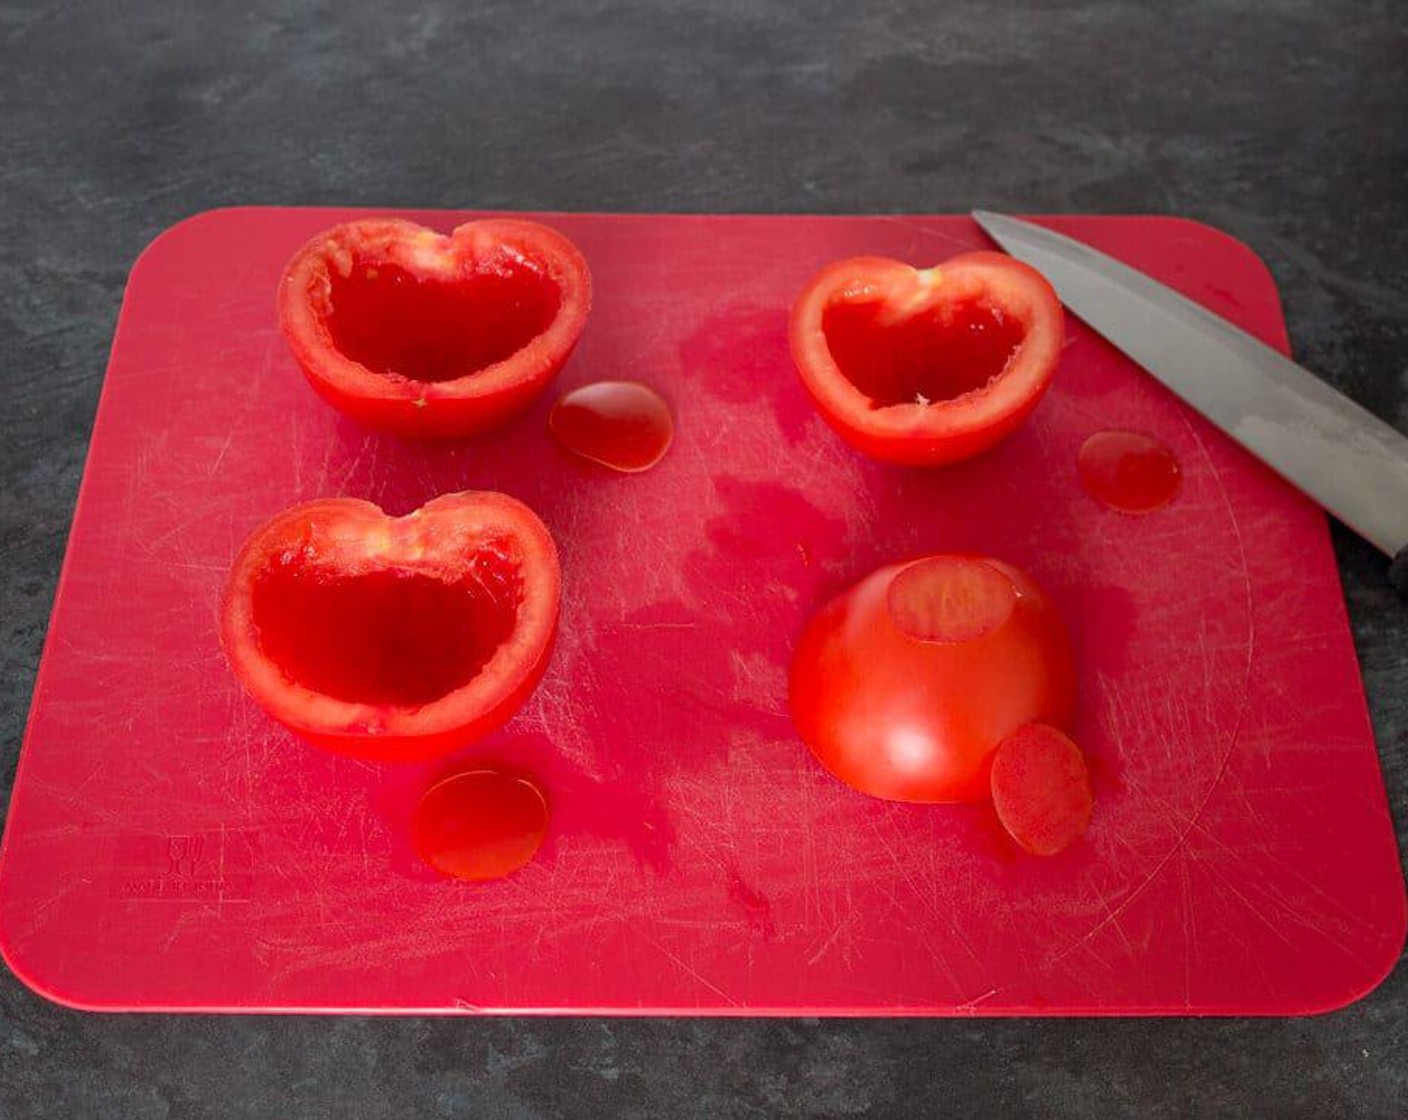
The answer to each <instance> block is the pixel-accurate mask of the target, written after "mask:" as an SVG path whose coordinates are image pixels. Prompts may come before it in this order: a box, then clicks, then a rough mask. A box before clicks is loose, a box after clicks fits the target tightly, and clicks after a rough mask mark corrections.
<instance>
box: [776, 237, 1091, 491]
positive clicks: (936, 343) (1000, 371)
mask: <svg viewBox="0 0 1408 1120" xmlns="http://www.w3.org/2000/svg"><path fill="white" fill-rule="evenodd" d="M1064 330H1065V326H1064V319H1063V313H1062V310H1061V304H1060V301H1059V300H1058V299H1057V298H1056V293H1055V291H1054V290H1053V289H1052V287H1051V285H1050V284H1048V283H1047V282H1046V279H1045V278H1044V277H1043V276H1042V275H1041V274H1040V273H1038V272H1037V271H1036V270H1035V269H1032V268H1030V267H1028V266H1027V265H1025V264H1022V263H1021V262H1020V261H1017V260H1014V259H1013V258H1011V257H1009V256H1006V255H1004V254H1002V253H989V252H978V253H965V254H963V255H962V256H958V257H954V258H953V259H952V260H949V261H946V262H945V263H944V264H941V265H938V266H937V267H935V268H930V269H922V270H921V269H915V268H911V267H910V266H909V265H907V264H903V263H901V262H900V261H895V260H889V259H886V258H883V257H857V258H854V259H851V260H843V261H839V262H837V263H835V264H832V265H830V266H828V267H827V268H825V269H823V270H822V271H821V272H820V273H818V274H817V275H816V276H815V277H813V278H812V280H811V282H810V283H809V284H808V285H807V286H806V288H805V289H804V290H803V291H802V294H801V295H800V296H799V297H798V299H797V302H796V304H795V305H794V307H793V309H792V317H791V321H790V324H789V328H788V334H789V340H790V343H791V348H792V358H793V361H794V363H795V364H796V366H797V370H798V372H799V373H800V375H801V378H802V383H803V385H805V386H806V388H807V391H808V392H809V393H810V394H811V396H812V399H813V400H814V401H815V403H816V405H817V407H818V408H819V409H820V411H821V414H822V416H823V417H824V418H825V419H826V421H827V423H829V424H830V425H831V426H832V427H833V428H834V429H835V430H836V431H837V432H838V433H839V434H840V435H841V436H842V438H844V439H845V440H846V441H847V442H849V443H850V444H851V445H852V446H854V447H856V448H857V449H858V450H860V451H863V452H864V453H865V454H867V455H870V456H873V457H874V458H877V459H882V460H886V461H888V462H894V463H904V464H910V465H915V466H929V465H935V464H940V463H950V462H954V461H956V460H959V459H964V458H967V457H969V456H971V455H975V454H977V453H978V452H980V451H983V450H986V449H987V448H989V447H991V446H992V445H993V444H995V443H996V442H998V441H999V440H1000V439H1002V438H1003V437H1004V436H1006V435H1008V434H1009V433H1011V432H1012V431H1013V430H1014V429H1015V428H1016V427H1017V426H1018V425H1019V424H1020V423H1021V422H1022V421H1023V420H1024V419H1025V418H1026V417H1027V415H1028V414H1029V413H1030V412H1031V411H1032V409H1034V408H1035V407H1036V405H1037V402H1038V401H1039V400H1040V399H1041V397H1042V394H1043V393H1045V391H1046V388H1047V386H1048V385H1049V384H1050V382H1051V378H1052V376H1053V375H1054V374H1055V372H1056V366H1057V364H1058V363H1059V361H1060V357H1061V347H1062V343H1063V340H1064Z"/></svg>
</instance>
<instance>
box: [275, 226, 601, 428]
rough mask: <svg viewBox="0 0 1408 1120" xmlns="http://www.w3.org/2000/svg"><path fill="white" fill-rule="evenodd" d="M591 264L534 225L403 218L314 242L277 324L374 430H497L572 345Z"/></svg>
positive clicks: (293, 263) (282, 285)
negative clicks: (434, 226)
mask: <svg viewBox="0 0 1408 1120" xmlns="http://www.w3.org/2000/svg"><path fill="white" fill-rule="evenodd" d="M591 300H592V286H591V275H590V272H589V271H588V269H587V262H586V260H585V259H584V258H583V257H582V254H581V253H580V252H579V251H578V250H577V248H576V246H575V245H573V244H572V242H571V241H569V240H568V239H567V238H566V237H564V236H563V235H562V234H560V233H558V232H557V231H556V230H553V229H549V228H548V227H547V226H543V225H539V224H538V223H536V222H528V221H521V220H516V219H515V220H510V219H492V220H485V221H477V222H469V223H467V224H465V225H462V226H460V227H459V228H457V229H456V230H455V231H454V232H453V233H451V234H449V235H448V236H446V235H443V234H439V233H436V232H435V231H434V230H430V229H426V228H425V227H423V226H419V225H416V224H415V223H414V222H407V221H402V220H400V219H392V218H372V219H363V220H360V221H353V222H347V223H345V224H343V225H340V226H337V227H335V228H334V229H330V230H328V231H326V232H325V233H321V234H319V235H318V236H317V237H315V238H313V239H312V240H311V241H309V242H308V243H307V244H306V245H304V246H303V248H302V249H300V250H299V251H298V253H297V254H296V255H295V256H294V257H293V259H292V260H290V261H289V263H288V265H287V267H286V268H285V270H284V274H283V278H282V279H281V280H280V282H279V292H278V306H279V324H280V326H281V327H282V329H283V333H284V337H285V338H286V339H287V340H288V343H289V346H290V347H291V348H292V350H293V353H294V356H295V357H296V358H297V359H298V363H299V365H300V366H301V367H302V369H303V372H304V374H305V375H306V376H307V378H308V381H309V383H310V384H311V385H312V386H313V388H314V389H315V390H317V392H318V393H319V394H320V395H321V396H322V397H323V398H324V399H326V400H327V401H328V402H330V403H331V404H332V405H334V406H335V407H337V408H339V409H341V410H342V411H343V412H345V413H346V414H347V415H349V416H351V417H353V418H354V419H356V420H358V421H360V422H362V423H364V424H367V425H368V426H370V427H374V428H380V429H384V430H387V431H392V432H396V433H398V434H401V435H406V436H415V437H423V438H453V437H457V436H467V435H473V434H474V433H476V432H481V431H485V430H487V429H489V428H493V427H495V426H497V425H499V424H501V423H503V422H504V421H505V420H507V419H508V418H509V417H511V416H512V415H513V414H514V413H516V412H518V411H519V410H521V409H522V408H524V407H525V406H526V405H527V404H528V403H529V402H530V401H532V399H533V398H534V397H535V396H536V395H537V394H538V393H540V392H541V391H542V390H543V388H544V387H545V386H546V385H547V384H548V383H549V382H550V381H551V380H552V378H553V376H554V375H555V374H556V373H557V371H558V370H559V369H561V368H562V365H563V363H564V362H566V360H567V358H568V356H569V355H570V354H571V353H572V349H573V347H574V346H575V345H576V344H577V339H578V337H579V336H580V335H581V333H582V327H583V326H584V325H585V323H586V320H587V313H588V311H589V310H590V309H591Z"/></svg>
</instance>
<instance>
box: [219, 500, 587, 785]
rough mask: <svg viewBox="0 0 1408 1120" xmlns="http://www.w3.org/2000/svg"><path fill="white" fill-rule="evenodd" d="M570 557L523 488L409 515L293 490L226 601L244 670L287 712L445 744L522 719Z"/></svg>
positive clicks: (399, 738)
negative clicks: (301, 497) (300, 501)
mask: <svg viewBox="0 0 1408 1120" xmlns="http://www.w3.org/2000/svg"><path fill="white" fill-rule="evenodd" d="M561 582H562V581H561V570H560V568H559V566H558V559H557V549H556V547H555V546H554V544H553V540H552V537H551V535H550V534H549V533H548V530H547V528H546V527H545V526H544V525H543V523H542V522H541V521H539V520H538V518H537V516H536V515H535V514H534V513H533V511H532V510H530V509H529V508H528V507H527V506H525V505H524V504H523V503H522V502H519V501H516V500H515V499H513V498H510V497H508V496H506V495H504V494H495V493H488V492H478V493H463V494H448V495H445V496H444V497H440V498H436V499H435V500H434V501H431V502H428V503H426V505H424V506H423V507H421V508H420V509H418V510H416V511H415V512H414V513H411V514H409V515H407V516H405V517H388V516H387V515H386V514H384V513H382V512H381V510H379V509H378V508H377V507H376V506H374V505H372V504H371V503H370V502H363V501H358V500H355V499H352V498H329V499H324V500H322V501H316V502H309V503H307V504H305V505H300V506H294V507H293V508H292V509H287V510H285V511H284V512H283V513H280V514H279V515H278V516H276V517H275V518H273V520H271V521H269V522H268V523H267V524H265V525H264V526H262V527H261V528H260V529H258V530H256V531H255V533H254V535H253V536H251V537H250V538H249V540H248V541H247V542H246V543H245V545H244V547H243V548H242V549H241V550H240V553H239V555H238V556H237V557H236V559H235V562H234V566H233V568H232V569H231V571H230V577H229V582H228V583H227V585H226V589H225V595H224V600H223V603H222V605H221V629H220V639H221V645H223V646H224V649H225V656H226V657H227V658H228V659H229V662H230V666H231V668H232V669H233V670H234V672H235V676H236V677H238V678H239V680H240V682H241V683H242V684H243V685H244V687H245V688H246V689H247V690H248V691H249V693H250V695H251V696H253V697H254V699H255V700H256V701H257V702H258V703H259V704H260V705H261V706H262V707H263V708H264V709H265V710H266V711H267V712H268V713H269V714H270V715H271V716H273V717H274V718H275V719H277V720H279V721H280V722H281V723H283V724H284V725H285V726H287V727H288V728H289V729H290V730H292V731H294V732H296V733H297V734H299V735H301V736H302V737H303V738H305V739H307V740H308V741H309V742H312V743H314V744H316V745H317V746H320V747H324V748H326V749H328V750H332V751H335V752H337V753H339V754H346V755H353V756H356V757H360V758H375V759H387V760H391V759H418V758H428V757H431V756H433V755H438V754H443V753H446V752H448V751H451V750H454V749H456V748H458V747H462V746H464V745H465V744H466V743H469V742H471V741H472V740H474V739H476V738H478V737H480V736H482V735H485V734H487V733H488V732H490V731H492V730H493V729H494V728H496V727H498V726H499V725H500V724H501V723H503V722H504V721H505V720H506V719H508V718H509V717H510V716H511V715H513V713H514V712H516V711H517V710H518V708H519V706H520V705H521V704H522V703H523V701H524V700H526V699H527V698H528V696H529V694H530V693H531V692H532V691H533V689H534V688H535V687H536V686H537V683H538V680H539V679H540V678H541V677H542V674H543V670H544V669H545V668H546V667H547V662H548V657H549V654H550V653H551V651H552V644H553V638H554V636H555V634H556V630H557V612H558V602H559V597H560V593H561Z"/></svg>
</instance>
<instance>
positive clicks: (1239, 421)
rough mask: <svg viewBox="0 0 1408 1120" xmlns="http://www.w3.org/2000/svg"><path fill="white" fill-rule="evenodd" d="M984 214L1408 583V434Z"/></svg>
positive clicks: (1061, 240)
mask: <svg viewBox="0 0 1408 1120" xmlns="http://www.w3.org/2000/svg"><path fill="white" fill-rule="evenodd" d="M973 220H974V221H976V222H977V223H978V225H979V226H981V227H982V228H983V230H984V232H986V233H987V235H988V236H989V237H991V238H992V239H993V240H994V241H996V242H997V243H998V245H1000V246H1001V247H1002V248H1003V249H1004V250H1006V251H1007V252H1008V253H1010V254H1011V255H1012V256H1014V257H1016V258H1017V259H1018V260H1020V261H1023V262H1025V263H1026V264H1029V265H1031V266H1032V267H1033V268H1035V269H1036V270H1037V271H1038V272H1040V273H1042V275H1044V276H1045V277H1046V278H1047V279H1048V280H1049V281H1050V282H1051V285H1052V287H1054V288H1055V289H1056V294H1057V295H1059V296H1060V297H1061V302H1062V303H1064V304H1065V305H1066V307H1067V308H1068V309H1069V310H1070V311H1071V312H1073V313H1074V314H1075V315H1078V316H1079V317H1080V318H1081V319H1083V320H1084V321H1085V322H1086V323H1087V324H1088V325H1089V326H1091V327H1092V328H1094V329H1095V330H1096V331H1097V332H1099V333H1100V334H1101V335H1103V336H1104V337H1105V338H1106V339H1108V340H1109V341H1110V342H1111V343H1113V344H1114V345H1115V346H1116V347H1117V348H1118V349H1120V350H1122V351H1123V352H1124V353H1125V354H1127V355H1128V356H1129V357H1131V358H1133V359H1134V360H1135V361H1136V362H1138V363H1139V364H1140V365H1141V366H1143V367H1144V369H1146V370H1147V371H1148V372H1149V373H1150V374H1151V375H1153V377H1154V378H1156V379H1157V380H1158V381H1160V382H1162V383H1163V384H1164V385H1165V386H1167V387H1168V388H1169V389H1170V390H1172V391H1173V392H1174V393H1175V394H1176V395H1177V396H1179V397H1181V398H1182V399H1183V400H1184V401H1186V402H1187V403H1188V404H1190V405H1191V406H1192V407H1193V408H1194V409H1196V410H1197V411H1198V412H1200V413H1201V414H1202V415H1203V416H1204V417H1206V418H1207V419H1208V420H1210V421H1212V423H1214V424H1216V425H1217V426H1218V427H1219V428H1221V429H1222V430H1223V431H1224V432H1226V433H1227V434H1228V435H1229V436H1231V437H1232V438H1233V439H1234V440H1236V441H1237V442H1238V443H1240V444H1241V445H1242V446H1243V447H1245V448H1246V449H1247V450H1248V451H1250V452H1251V453H1252V454H1253V455H1255V456H1257V457H1258V458H1259V459H1261V460H1262V461H1263V462H1265V463H1266V464H1267V465H1268V466H1270V467H1271V468H1272V469H1273V470H1275V471H1276V472H1277V473H1278V474H1280V475H1281V476H1282V477H1283V478H1285V479H1286V480H1287V481H1288V482H1290V483H1291V484H1292V485H1294V486H1296V487H1297V488H1298V489H1300V490H1301V491H1302V492H1304V493H1305V494H1306V495H1307V496H1308V497H1310V498H1311V499H1313V500H1314V501H1316V502H1318V503H1319V504H1320V505H1321V506H1323V507H1324V508H1325V509H1327V510H1329V511H1330V512H1331V513H1332V514H1334V515H1335V516H1336V517H1337V518H1339V519H1340V520H1341V521H1343V522H1344V523H1345V524H1346V525H1347V526H1349V527H1350V528H1351V529H1353V530H1354V531H1355V532H1357V533H1358V534H1359V535H1360V536H1362V537H1364V538H1365V539H1366V540H1367V541H1369V542H1370V543H1371V544H1373V545H1375V546H1376V547H1378V548H1379V549H1380V551H1382V552H1384V553H1386V554H1387V555H1388V556H1391V557H1394V558H1395V563H1394V566H1393V568H1392V569H1391V571H1390V576H1391V578H1392V579H1393V581H1394V586H1395V587H1398V588H1399V590H1400V592H1403V591H1405V590H1408V547H1405V546H1408V437H1405V436H1403V435H1402V434H1401V433H1400V432H1398V431H1397V430H1395V429H1394V428H1391V427H1389V425H1387V424H1385V423H1384V422H1383V421H1382V420H1380V419H1379V418H1378V417H1377V416H1375V415H1374V414H1373V413H1371V412H1369V411H1368V410H1367V409H1365V408H1363V407H1362V406H1360V405H1358V404H1356V403H1355V402H1354V401H1352V400H1350V399H1349V398H1348V397H1346V396H1344V395H1343V394H1342V393H1340V392H1338V391H1337V390H1335V389H1333V388H1331V387H1330V386H1329V385H1327V384H1326V383H1325V382H1324V381H1322V380H1320V379H1319V378H1318V377H1316V376H1315V375H1314V374H1313V373H1311V372H1310V371H1309V370H1307V369H1305V368H1304V367H1302V366H1299V365H1297V364H1296V363H1295V362H1293V361H1291V360H1290V359H1289V358H1287V357H1285V356H1284V355H1282V354H1280V353H1279V352H1277V351H1276V350H1273V349H1272V348H1271V347H1269V346H1267V345H1265V344H1264V343H1263V342H1261V341H1259V340H1258V339H1255V338H1253V337H1252V336H1251V335H1249V334H1248V333H1247V332H1246V331H1244V330H1242V329H1241V328H1239V327H1236V326H1233V325H1232V324H1231V323H1229V322H1228V321H1227V320H1225V319H1223V318H1220V317H1219V316H1217V315H1215V314H1213V313H1212V312H1211V311H1208V310H1207V309H1206V308H1204V307H1202V306H1200V305H1199V304H1197V303H1195V302H1193V301H1192V300H1190V299H1188V298H1187V297H1186V296H1183V295H1180V294H1179V293H1178V292H1175V291H1174V290H1173V289H1171V288H1168V287H1166V286H1164V285H1163V284H1160V283H1159V282H1158V281H1156V280H1154V279H1152V278H1150V277H1148V276H1146V275H1144V274H1143V273H1142V272H1139V271H1137V270H1136V269H1133V268H1130V267H1129V266H1128V265H1125V264H1121V263H1120V262H1119V261H1117V260H1115V259H1114V258H1113V257H1108V256H1106V255H1105V254H1104V253H1101V252H1098V251H1096V250H1095V249H1092V248H1091V247H1090V246H1088V245H1084V244H1082V243H1081V242H1079V241H1076V240H1074V239H1072V238H1069V237H1065V236H1063V235H1061V234H1059V233H1055V232H1053V231H1052V230H1049V229H1045V228H1044V227H1042V226H1038V225H1034V224H1033V223H1031V222H1025V221H1021V220H1019V219H1017V218H1010V217H1007V216H1005V215H1002V214H994V213H991V212H989V211H986V210H975V211H973Z"/></svg>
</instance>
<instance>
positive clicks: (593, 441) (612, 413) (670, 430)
mask: <svg viewBox="0 0 1408 1120" xmlns="http://www.w3.org/2000/svg"><path fill="white" fill-rule="evenodd" d="M548 429H549V430H550V431H551V432H552V434H553V436H554V437H555V438H556V440H557V442H558V443H560V444H562V446H563V447H565V448H567V450H568V451H571V452H573V453H574V454H576V455H580V456H581V457H582V458H584V459H590V460H591V461H592V462H594V463H600V464H601V465H602V466H604V467H610V468H611V469H612V470H617V471H625V472H627V473H633V472H635V471H643V470H647V469H648V468H650V467H653V466H654V465H655V464H656V463H658V462H659V461H660V460H661V459H662V458H663V457H664V455H665V452H666V451H667V450H669V447H670V442H671V440H673V439H674V437H675V420H674V416H673V415H672V414H671V412H670V406H669V405H668V404H666V403H665V400H664V398H663V397H661V396H660V394H659V393H657V392H656V391H655V390H654V389H651V388H650V387H649V386H647V385H641V384H640V383H638V382H635V381H597V382H594V383H592V384H591V385H583V386H582V387H581V388H579V389H573V390H572V391H571V392H570V393H567V394H566V395H565V396H563V397H562V398H561V399H560V400H559V401H558V402H557V404H555V405H554V406H553V410H552V414H551V415H550V416H549V417H548Z"/></svg>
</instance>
